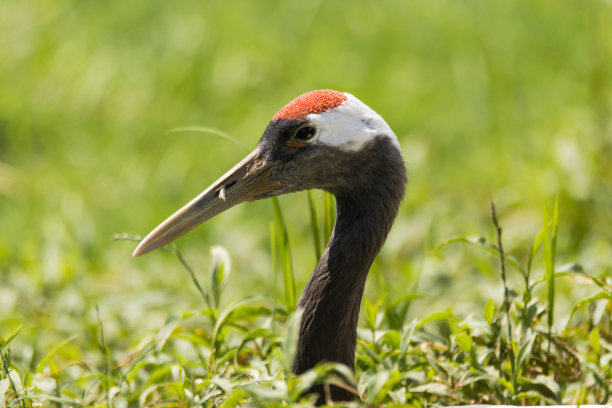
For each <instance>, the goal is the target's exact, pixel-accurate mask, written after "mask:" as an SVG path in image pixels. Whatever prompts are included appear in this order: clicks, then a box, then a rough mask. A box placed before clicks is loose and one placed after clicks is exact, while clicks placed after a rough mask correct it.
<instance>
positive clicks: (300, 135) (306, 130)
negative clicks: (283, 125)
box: [295, 125, 317, 143]
mask: <svg viewBox="0 0 612 408" xmlns="http://www.w3.org/2000/svg"><path fill="white" fill-rule="evenodd" d="M316 134H317V129H316V128H315V127H312V126H308V125H306V126H302V127H301V128H299V129H298V130H297V131H296V132H295V140H296V141H297V142H300V143H309V142H310V141H311V140H312V139H313V138H314V137H315V135H316Z"/></svg>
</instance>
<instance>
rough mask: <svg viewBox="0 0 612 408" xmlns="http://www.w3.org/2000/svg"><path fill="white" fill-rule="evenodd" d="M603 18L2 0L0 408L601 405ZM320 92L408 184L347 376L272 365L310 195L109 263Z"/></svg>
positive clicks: (411, 5)
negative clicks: (336, 390)
mask: <svg viewBox="0 0 612 408" xmlns="http://www.w3.org/2000/svg"><path fill="white" fill-rule="evenodd" d="M611 19H612V9H611V8H610V4H609V2H606V1H603V0H586V1H582V2H570V1H558V2H551V1H549V0H536V1H527V0H519V1H500V2H497V3H496V5H495V7H494V6H492V5H491V4H490V2H487V1H486V0H476V1H471V2H456V1H451V0H444V1H440V2H436V3H435V4H434V3H431V2H420V1H413V2H398V1H394V0H383V1H381V2H376V3H372V2H366V1H354V2H351V5H350V6H348V5H347V4H344V3H339V2H316V1H315V2H301V3H300V2H277V1H272V0H269V1H268V0H265V1H261V2H248V1H239V2H238V3H236V4H235V7H232V8H228V7H227V4H226V3H224V2H219V1H209V2H194V1H178V2H163V1H153V2H145V1H139V0H137V1H132V2H127V3H126V2H120V1H110V2H106V3H96V2H73V1H70V0H58V1H54V2H44V1H39V0H27V1H22V0H7V1H4V2H2V3H1V4H0V32H2V33H3V35H2V36H1V37H0V44H1V45H2V46H1V47H0V226H1V232H0V339H1V340H0V350H1V352H0V354H1V355H2V367H1V369H0V406H3V405H8V406H13V407H28V406H40V405H44V406H62V405H67V406H100V407H104V406H112V407H122V406H140V405H142V406H147V405H152V406H192V405H205V406H211V405H213V406H234V405H236V404H242V405H244V403H245V401H250V402H251V403H252V404H253V405H258V404H259V405H261V406H274V405H275V404H276V405H283V404H285V405H287V404H290V403H291V404H298V403H299V402H298V400H299V395H300V391H301V390H303V389H306V388H307V387H308V386H309V385H310V384H312V383H313V382H317V381H327V382H329V381H333V382H337V383H342V384H345V385H346V386H349V387H355V388H357V389H358V390H359V391H360V392H361V393H362V395H363V399H364V401H366V402H368V403H371V404H374V405H387V406H393V404H396V405H402V404H408V403H409V404H413V405H417V406H424V405H444V404H448V405H454V404H459V403H477V402H483V403H520V404H523V403H525V404H535V403H606V402H609V401H610V389H611V387H612V385H611V378H612V374H611V372H610V360H611V359H612V357H611V353H612V351H611V350H612V346H611V343H612V339H611V334H610V333H611V332H612V323H611V317H610V316H611V309H610V308H611V306H610V305H611V304H612V299H611V296H612V295H611V292H612V288H611V285H612V284H611V282H610V279H611V273H612V267H611V265H612V244H611V242H612V229H610V225H612V212H611V211H610V208H612V182H611V180H612V179H611V177H610V174H612V167H611V165H610V160H608V157H610V152H611V151H612V148H611V146H612V136H611V135H612V134H611V130H610V129H611V128H612V127H611V126H612V125H611V124H610V119H609V118H610V112H611V108H610V107H611V103H612V99H611V96H610V95H611V93H610V84H611V83H612V82H611V81H612V65H611V64H610V58H609V56H610V55H611V52H612V43H611V41H610V38H612V37H611V36H610V34H611V33H610V30H611V28H610V27H612V24H609V22H610V21H611ZM325 87H330V88H336V89H341V90H346V91H349V92H351V93H353V94H355V95H356V96H357V97H359V98H360V99H361V100H363V101H364V102H366V103H367V104H368V105H370V106H371V107H373V108H374V109H375V110H376V111H377V112H379V113H380V114H381V115H382V116H383V117H384V118H385V119H386V120H387V121H388V122H389V123H390V125H391V126H392V128H393V129H394V130H395V132H396V134H397V135H398V138H399V141H400V144H401V146H402V150H403V154H404V157H405V160H406V162H407V166H408V169H409V178H410V182H409V189H408V191H407V195H406V199H405V202H404V204H403V205H402V208H401V209H400V214H399V216H398V219H397V222H396V224H395V226H394V228H393V230H392V232H391V234H390V236H389V239H388V241H387V243H386V245H385V247H384V248H383V251H382V252H381V254H380V255H379V257H378V258H377V260H376V262H375V264H374V265H373V267H372V270H371V272H370V276H369V279H368V284H367V287H366V293H365V296H364V303H363V305H362V316H361V321H360V329H359V340H358V347H357V361H356V366H357V372H356V376H355V378H353V376H352V375H351V373H347V372H346V370H344V369H343V368H342V367H333V366H322V367H318V368H317V369H315V370H314V371H313V372H309V373H307V374H305V375H303V376H299V377H295V376H292V375H291V374H289V373H288V370H287V368H288V367H290V366H291V358H292V350H293V347H294V346H295V327H296V325H297V321H298V320H299V319H298V317H296V316H294V314H293V312H294V305H295V303H296V302H297V299H298V298H299V294H300V292H301V290H302V288H303V286H304V284H305V282H306V279H307V278H308V276H309V274H310V272H311V271H312V269H313V268H314V265H315V263H316V260H317V259H318V256H319V254H320V251H321V249H322V248H323V246H324V245H325V242H326V239H327V237H328V236H329V233H330V231H331V226H332V225H333V214H334V203H333V199H332V198H331V197H330V196H327V195H323V194H322V193H321V192H318V191H315V192H311V193H301V194H296V195H291V196H287V197H280V198H279V199H278V200H277V201H276V202H273V201H271V200H266V201H261V202H255V203H249V204H245V205H243V206H239V207H236V208H235V209H232V210H231V211H229V212H227V213H225V214H223V215H220V216H219V217H217V218H215V219H213V220H211V221H209V222H208V223H207V224H206V225H205V226H203V227H201V228H198V229H197V230H196V231H194V232H193V233H191V234H190V235H189V236H188V237H186V238H184V239H182V240H180V241H178V242H177V244H176V245H178V246H180V252H179V251H178V247H169V248H167V249H168V251H157V252H156V253H152V254H150V255H147V256H146V257H142V258H138V259H132V258H131V257H130V253H131V251H132V250H133V246H134V245H133V242H132V241H131V240H130V239H132V238H134V239H136V237H137V236H140V235H141V234H144V233H146V232H148V231H149V230H150V229H151V228H152V227H153V226H154V225H156V223H157V222H159V221H161V220H162V219H164V217H166V216H167V215H169V214H170V213H172V212H173V211H174V210H176V209H177V208H178V207H179V206H180V205H181V204H183V203H185V202H187V201H188V200H189V199H190V198H192V197H193V196H195V195H196V194H197V193H198V192H200V191H201V190H202V189H203V188H204V187H205V186H206V185H208V184H209V183H210V182H212V181H214V180H215V179H216V177H217V176H218V175H220V174H222V173H223V172H224V171H225V170H226V169H228V168H230V167H231V166H232V165H233V164H234V163H235V162H237V161H238V160H239V159H240V158H241V157H242V156H243V155H244V151H243V149H242V147H239V148H237V145H236V143H235V142H232V140H234V141H238V142H239V144H242V145H244V146H248V147H249V148H252V147H253V146H254V145H255V143H256V140H257V137H258V135H260V134H261V132H262V131H263V129H264V128H265V126H266V124H267V121H268V120H269V118H270V117H272V115H273V114H274V113H275V112H276V111H277V110H278V109H279V108H280V107H281V106H282V105H283V104H284V103H286V102H288V101H289V100H290V99H291V98H293V97H295V96H296V95H298V94H300V93H302V92H304V91H307V90H310V89H317V88H325ZM555 197H556V198H555ZM491 200H492V201H493V202H494V203H495V205H496V215H497V220H498V225H499V227H500V228H503V235H502V236H501V239H500V241H498V234H497V231H496V228H495V226H494V225H493V222H492V220H491V219H490V217H489V216H488V213H489V211H488V205H489V204H488V203H489V202H490V201H491ZM124 232H125V233H126V234H125V235H124V234H123V233H124ZM116 233H120V234H119V235H118V237H119V238H122V239H121V240H112V238H113V237H114V236H115V234H116ZM500 235H501V234H500ZM502 246H503V251H501V250H500V248H502ZM209 248H211V250H209ZM500 256H501V257H502V258H501V259H503V261H504V264H505V265H504V268H505V278H506V279H505V282H504V281H503V280H502V279H501V277H500V270H501V265H500ZM230 260H231V262H230ZM508 330H510V333H511V335H509V334H508ZM102 334H103V335H102ZM513 365H514V372H513V370H512V366H513ZM304 404H307V402H304Z"/></svg>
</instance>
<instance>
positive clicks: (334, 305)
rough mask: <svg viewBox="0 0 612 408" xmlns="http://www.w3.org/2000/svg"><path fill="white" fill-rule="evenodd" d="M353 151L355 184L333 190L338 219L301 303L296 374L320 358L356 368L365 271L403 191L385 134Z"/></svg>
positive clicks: (339, 395) (344, 395)
mask: <svg viewBox="0 0 612 408" xmlns="http://www.w3.org/2000/svg"><path fill="white" fill-rule="evenodd" d="M353 154H354V155H355V157H354V159H355V162H356V163H359V167H356V168H355V178H356V179H358V182H356V183H353V186H351V187H349V188H347V187H346V186H343V187H342V188H338V189H334V191H331V192H332V193H333V194H334V195H335V196H336V206H337V213H336V223H335V225H334V229H333V232H332V234H331V237H330V240H329V243H328V244H327V248H326V249H325V252H324V253H323V256H322V257H321V259H320V260H319V263H318V264H317V266H316V268H315V270H314V272H313V274H312V276H311V278H310V280H309V281H308V284H307V285H306V288H305V289H304V293H303V294H302V297H301V298H300V301H299V305H298V307H299V308H301V309H302V310H303V315H302V323H301V327H300V333H299V340H298V350H297V355H296V360H295V364H294V371H295V372H296V373H302V372H304V371H306V370H308V369H309V368H312V367H314V366H315V365H316V364H317V363H318V362H320V361H331V362H339V363H342V364H345V365H347V366H348V367H350V368H351V369H354V359H355V345H356V341H357V321H358V317H359V308H360V305H361V297H362V295H363V290H364V286H365V282H366V278H367V275H368V271H369V270H370V266H371V265H372V262H373V261H374V258H375V257H376V255H377V254H378V252H379V251H380V249H381V247H382V245H383V243H384V241H385V239H386V238H387V234H388V233H389V230H390V229H391V225H392V224H393V221H394V220H395V216H396V214H397V211H398V208H399V205H400V202H401V200H402V198H403V195H404V190H405V186H406V168H405V166H404V162H403V160H402V157H401V154H400V152H399V149H398V148H397V147H396V146H395V145H394V144H393V143H392V142H391V141H390V140H389V139H388V138H386V137H378V138H376V139H375V140H373V141H372V142H371V143H370V145H369V146H367V147H366V148H364V149H362V150H360V151H359V152H356V153H353ZM364 155H365V157H364ZM364 159H365V160H364ZM343 161H344V160H343ZM344 162H345V161H344ZM344 164H347V163H346V162H345V163H344ZM331 388H332V389H331V392H332V395H331V397H332V400H351V399H354V398H355V396H354V395H353V394H351V393H349V392H348V391H346V390H343V389H340V388H337V387H331ZM312 391H315V392H319V393H320V392H321V391H322V389H320V390H312ZM320 396H321V398H322V397H323V396H322V395H321V394H320ZM321 398H320V401H322V400H321Z"/></svg>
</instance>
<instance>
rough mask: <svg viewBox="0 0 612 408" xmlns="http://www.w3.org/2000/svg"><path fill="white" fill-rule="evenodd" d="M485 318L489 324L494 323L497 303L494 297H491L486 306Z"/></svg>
mask: <svg viewBox="0 0 612 408" xmlns="http://www.w3.org/2000/svg"><path fill="white" fill-rule="evenodd" d="M484 318H485V320H486V321H487V323H489V324H493V319H494V318H495V304H494V303H493V299H489V300H488V301H487V303H486V304H485V307H484Z"/></svg>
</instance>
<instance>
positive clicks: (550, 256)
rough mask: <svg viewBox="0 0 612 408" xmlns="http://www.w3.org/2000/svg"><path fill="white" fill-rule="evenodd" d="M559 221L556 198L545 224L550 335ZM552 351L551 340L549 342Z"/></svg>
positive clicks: (547, 307) (545, 267) (549, 330)
mask: <svg viewBox="0 0 612 408" xmlns="http://www.w3.org/2000/svg"><path fill="white" fill-rule="evenodd" d="M558 223H559V198H558V197H557V198H555V204H554V207H553V210H552V214H549V212H548V211H546V215H545V225H544V276H545V280H546V313H547V316H546V323H547V325H548V336H549V338H550V334H551V332H552V326H553V322H554V314H555V313H554V312H555V251H556V244H557V226H558ZM548 350H549V353H550V341H549V344H548Z"/></svg>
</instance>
